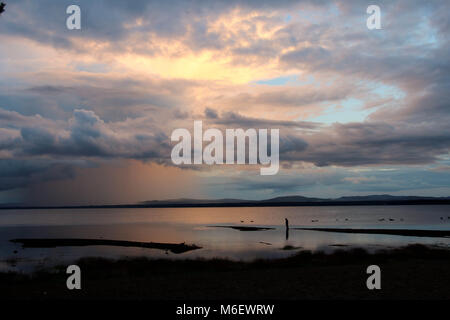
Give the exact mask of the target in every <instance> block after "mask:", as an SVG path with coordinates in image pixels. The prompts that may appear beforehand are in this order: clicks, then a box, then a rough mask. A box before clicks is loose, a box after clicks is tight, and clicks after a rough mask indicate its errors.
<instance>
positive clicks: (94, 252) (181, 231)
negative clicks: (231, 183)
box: [0, 205, 450, 271]
mask: <svg viewBox="0 0 450 320" xmlns="http://www.w3.org/2000/svg"><path fill="white" fill-rule="evenodd" d="M449 217H450V206H449V205H428V206H339V207H272V208H164V209H159V208H146V209H64V210H60V209H53V210H0V270H21V271H31V270H33V269H35V268H39V267H46V266H51V265H55V264H59V263H66V262H70V261H73V260H75V259H77V258H79V257H85V256H102V257H110V258H119V257H125V256H149V257H165V258H175V259H178V258H195V257H206V258H209V257H223V258H230V259H235V260H252V259H255V258H276V257H284V256H288V255H291V254H293V253H295V250H294V251H292V250H282V248H283V247H285V246H288V245H289V246H293V247H301V248H302V249H307V250H323V251H330V250H335V249H336V248H340V249H342V248H352V247H364V248H367V249H368V250H375V249H379V248H386V247H396V246H402V245H406V244H409V243H422V244H433V245H439V246H444V247H449V248H450V238H426V237H425V238H423V237H420V238H419V237H404V236H392V235H365V234H344V233H332V232H319V231H304V230H292V229H291V230H290V232H289V238H288V239H286V233H285V227H284V218H288V219H289V223H290V226H291V228H292V227H333V228H338V227H342V228H393V229H399V228H405V229H426V230H450V218H449ZM382 218H384V219H386V220H387V221H383V222H380V221H379V219H382ZM389 218H391V219H395V221H389V220H388V219H389ZM441 218H442V219H441ZM346 219H347V220H346ZM313 220H314V222H313ZM401 220H402V221H401ZM241 221H244V222H241ZM230 225H235V226H258V227H259V226H260V227H271V228H274V229H273V230H266V231H249V232H243V231H239V230H234V229H230V228H218V227H213V226H230ZM14 238H89V239H114V240H129V241H145V242H170V243H181V242H186V243H188V244H196V245H198V246H201V247H202V249H199V250H194V251H190V252H186V253H183V254H173V253H170V252H169V253H166V252H164V251H162V250H157V249H144V248H121V247H112V246H91V247H59V248H43V249H41V248H38V249H36V248H27V249H23V248H22V247H21V246H20V245H19V244H14V243H11V242H10V241H9V240H11V239H14ZM297 250H301V249H297ZM14 251H17V252H16V253H15V252H14Z"/></svg>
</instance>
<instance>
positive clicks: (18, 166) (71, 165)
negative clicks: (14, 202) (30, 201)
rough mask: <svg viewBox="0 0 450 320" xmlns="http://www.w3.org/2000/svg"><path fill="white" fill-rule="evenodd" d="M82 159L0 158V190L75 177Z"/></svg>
mask: <svg viewBox="0 0 450 320" xmlns="http://www.w3.org/2000/svg"><path fill="white" fill-rule="evenodd" d="M87 165H88V164H87V163H86V162H82V161H55V160H49V159H0V177H1V179H0V191H3V190H9V189H16V188H24V187H28V186H30V185H32V184H37V183H42V182H45V181H48V180H60V179H67V178H73V177H74V176H75V169H76V168H79V167H83V166H87Z"/></svg>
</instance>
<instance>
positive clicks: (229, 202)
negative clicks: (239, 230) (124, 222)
mask: <svg viewBox="0 0 450 320" xmlns="http://www.w3.org/2000/svg"><path fill="white" fill-rule="evenodd" d="M377 204H450V197H420V196H392V195H389V194H381V195H367V196H346V197H340V198H334V199H333V198H309V197H303V196H282V197H276V198H270V199H264V200H245V199H172V200H164V201H161V200H153V201H145V202H143V203H142V205H144V206H152V207H153V206H157V207H159V206H177V207H178V206H213V207H218V206H223V207H227V206H255V207H257V206H296V205H303V206H305V205H377Z"/></svg>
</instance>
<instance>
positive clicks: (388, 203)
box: [0, 199, 450, 210]
mask: <svg viewBox="0 0 450 320" xmlns="http://www.w3.org/2000/svg"><path fill="white" fill-rule="evenodd" d="M400 205H450V199H414V200H372V201H367V200H362V201H305V202H296V201H280V202H278V201H273V202H271V201H267V200H262V201H242V202H232V203H220V202H217V203H215V202H211V203H166V202H163V201H161V203H147V204H119V205H82V206H0V210H18V209H20V210H31V209H34V210H36V209H45V210H50V209H115V208H117V209H127V208H130V209H132V208H228V207H230V208H236V207H316V206H400Z"/></svg>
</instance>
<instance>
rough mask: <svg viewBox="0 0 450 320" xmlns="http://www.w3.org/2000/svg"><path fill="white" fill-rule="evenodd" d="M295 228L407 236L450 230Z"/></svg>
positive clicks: (440, 234)
mask: <svg viewBox="0 0 450 320" xmlns="http://www.w3.org/2000/svg"><path fill="white" fill-rule="evenodd" d="M293 229H295V230H311V231H324V232H341V233H364V234H389V235H396V236H408V237H433V238H443V237H449V236H450V230H411V229H344V228H293Z"/></svg>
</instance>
